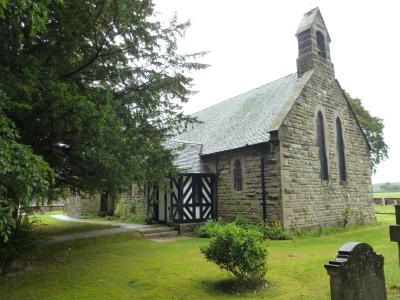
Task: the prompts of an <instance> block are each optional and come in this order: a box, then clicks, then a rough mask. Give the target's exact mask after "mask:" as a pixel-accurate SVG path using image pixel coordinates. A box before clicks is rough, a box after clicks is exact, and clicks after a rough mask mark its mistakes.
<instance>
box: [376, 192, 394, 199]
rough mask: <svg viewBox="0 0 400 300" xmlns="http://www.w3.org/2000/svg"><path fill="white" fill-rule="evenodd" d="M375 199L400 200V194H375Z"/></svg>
mask: <svg viewBox="0 0 400 300" xmlns="http://www.w3.org/2000/svg"><path fill="white" fill-rule="evenodd" d="M374 198H385V199H389V198H400V192H387V193H374Z"/></svg>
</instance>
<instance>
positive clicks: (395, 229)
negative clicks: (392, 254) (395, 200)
mask: <svg viewBox="0 0 400 300" xmlns="http://www.w3.org/2000/svg"><path fill="white" fill-rule="evenodd" d="M394 209H395V211H396V225H390V226H389V233H390V240H391V241H392V242H397V248H398V252H399V264H400V204H396V205H395V206H394Z"/></svg>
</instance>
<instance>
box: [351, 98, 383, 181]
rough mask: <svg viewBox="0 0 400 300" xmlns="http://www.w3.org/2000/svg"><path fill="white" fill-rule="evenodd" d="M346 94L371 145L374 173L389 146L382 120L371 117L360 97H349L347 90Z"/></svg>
mask: <svg viewBox="0 0 400 300" xmlns="http://www.w3.org/2000/svg"><path fill="white" fill-rule="evenodd" d="M346 95H347V98H348V99H349V101H350V105H351V107H352V108H353V111H354V113H355V114H356V116H357V119H358V121H359V122H360V125H361V127H362V129H363V131H364V133H365V135H366V137H367V140H368V142H369V144H370V146H371V152H370V153H371V168H372V171H373V172H374V173H375V172H376V168H377V166H378V164H379V163H380V162H382V161H383V160H385V159H386V158H388V150H389V147H388V145H386V143H385V140H384V136H383V128H384V125H383V120H382V119H380V118H378V117H373V116H372V115H371V114H370V112H369V111H368V110H366V109H365V108H364V106H363V105H362V102H361V100H360V99H358V98H353V97H351V96H350V94H349V93H347V92H346Z"/></svg>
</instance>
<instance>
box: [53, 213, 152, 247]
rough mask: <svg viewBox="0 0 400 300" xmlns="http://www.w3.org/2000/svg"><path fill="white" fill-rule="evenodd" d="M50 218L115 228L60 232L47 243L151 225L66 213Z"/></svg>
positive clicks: (114, 232) (103, 234)
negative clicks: (92, 218)
mask: <svg viewBox="0 0 400 300" xmlns="http://www.w3.org/2000/svg"><path fill="white" fill-rule="evenodd" d="M51 217H52V218H54V219H57V220H61V221H67V222H80V223H89V224H105V225H113V226H116V228H110V229H100V230H93V231H86V232H76V233H70V234H62V235H56V236H52V237H51V238H50V239H49V240H48V241H47V243H49V244H53V243H59V242H65V241H72V240H79V239H87V238H93V237H99V236H105V235H111V234H117V233H124V232H128V231H138V230H139V229H145V228H149V227H151V225H143V224H127V223H116V222H112V221H103V220H86V219H79V218H74V217H69V216H66V215H51Z"/></svg>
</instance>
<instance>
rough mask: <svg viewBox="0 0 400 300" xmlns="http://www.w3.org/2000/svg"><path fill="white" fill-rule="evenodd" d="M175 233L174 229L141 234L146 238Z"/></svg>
mask: <svg viewBox="0 0 400 300" xmlns="http://www.w3.org/2000/svg"><path fill="white" fill-rule="evenodd" d="M176 235H178V231H176V230H173V231H164V232H154V233H145V234H143V236H144V237H147V238H162V237H167V236H176Z"/></svg>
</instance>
